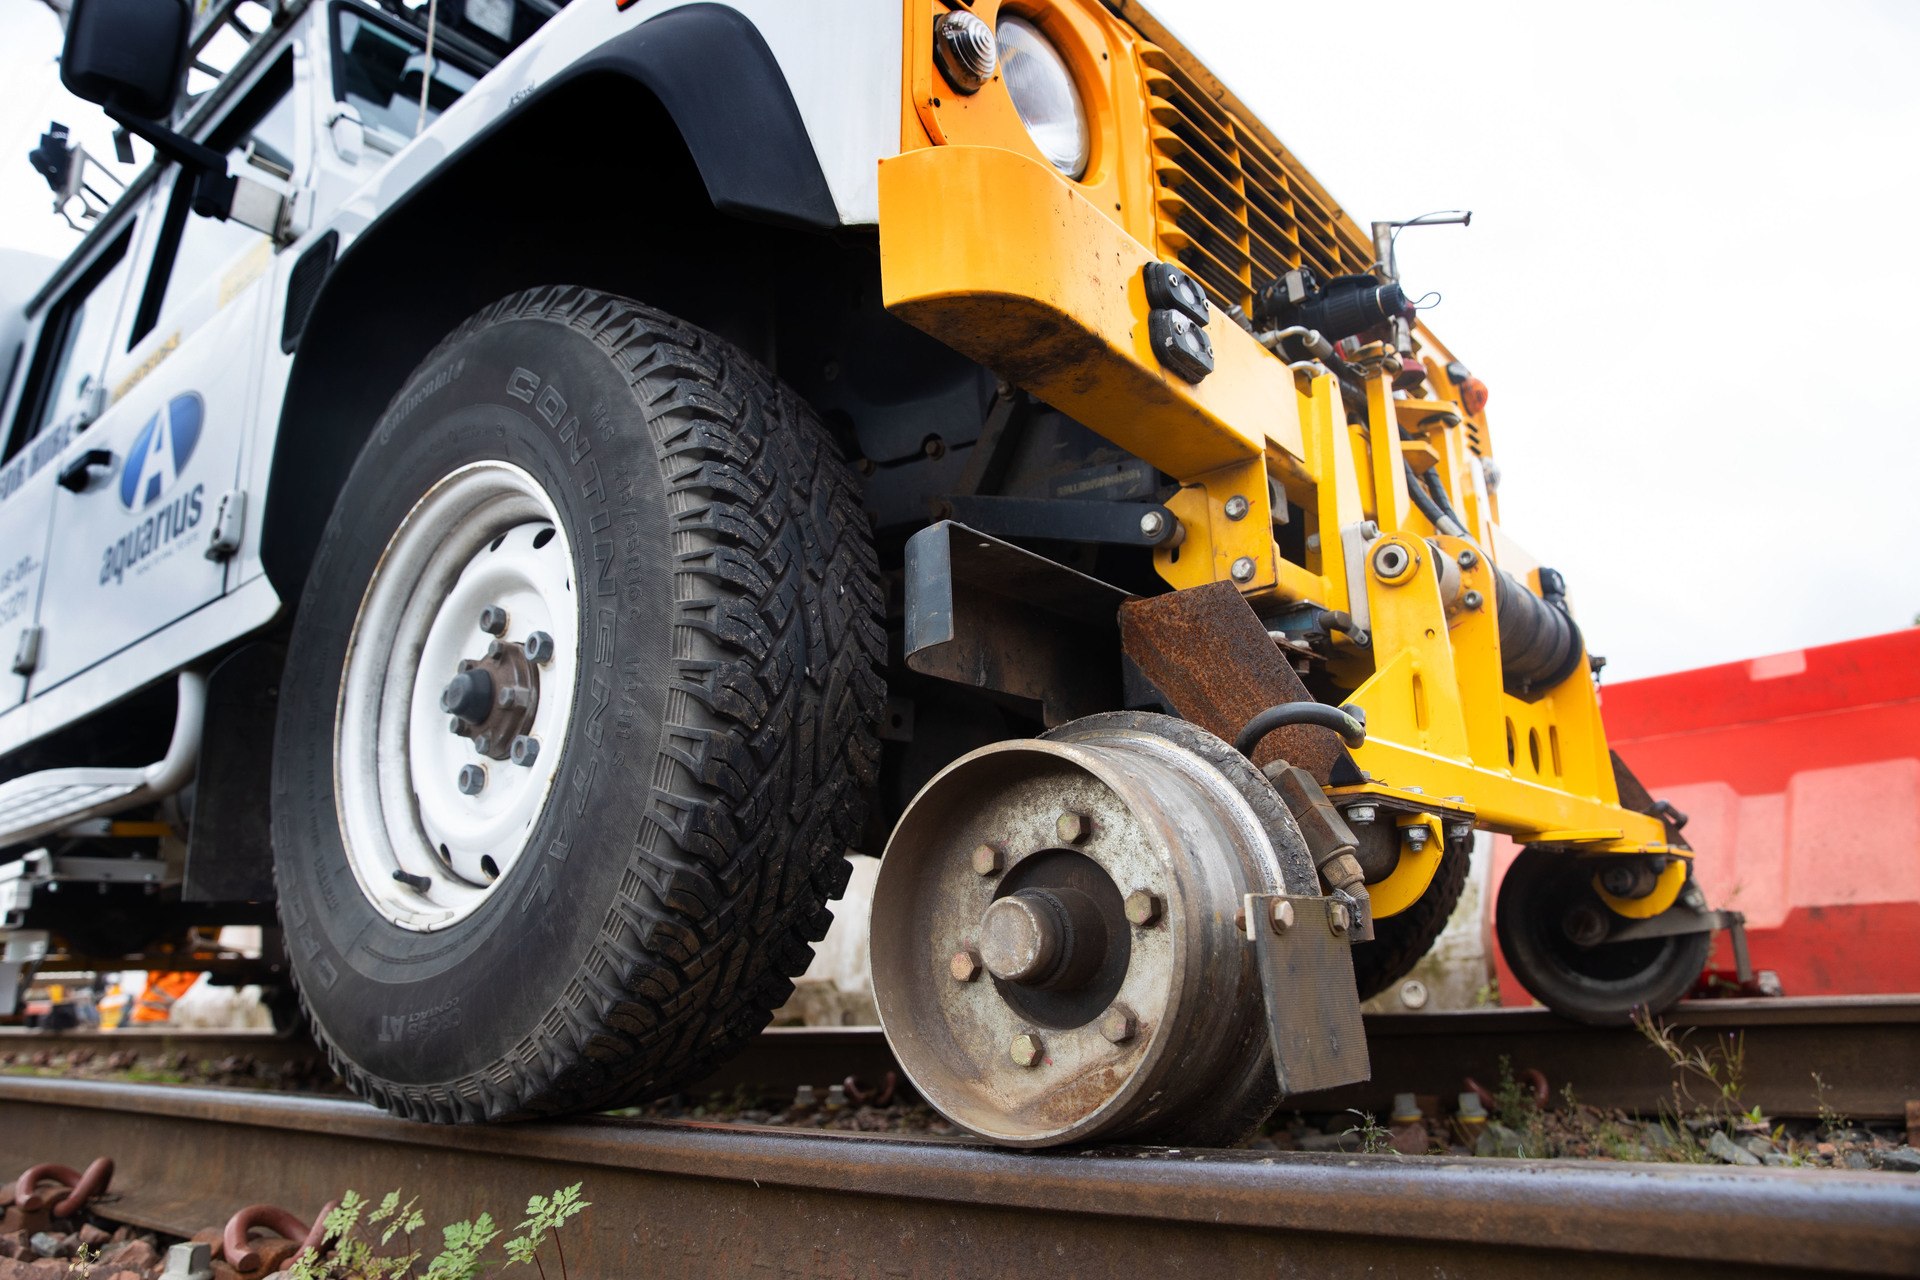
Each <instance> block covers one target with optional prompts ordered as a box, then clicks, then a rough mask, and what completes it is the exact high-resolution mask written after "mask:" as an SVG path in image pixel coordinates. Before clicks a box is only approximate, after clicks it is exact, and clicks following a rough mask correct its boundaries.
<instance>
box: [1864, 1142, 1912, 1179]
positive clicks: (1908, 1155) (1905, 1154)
mask: <svg viewBox="0 0 1920 1280" xmlns="http://www.w3.org/2000/svg"><path fill="white" fill-rule="evenodd" d="M1867 1159H1868V1161H1869V1163H1871V1164H1872V1165H1873V1167H1874V1168H1876V1169H1888V1170H1891V1171H1892V1172H1894V1173H1920V1150H1915V1149H1914V1148H1913V1147H1910V1146H1908V1147H1895V1148H1894V1149H1893V1150H1891V1151H1876V1152H1874V1153H1873V1154H1872V1155H1871V1156H1869V1157H1867Z"/></svg>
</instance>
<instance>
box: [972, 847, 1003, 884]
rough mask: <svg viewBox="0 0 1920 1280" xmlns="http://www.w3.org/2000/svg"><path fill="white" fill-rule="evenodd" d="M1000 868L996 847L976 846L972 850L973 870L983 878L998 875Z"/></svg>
mask: <svg viewBox="0 0 1920 1280" xmlns="http://www.w3.org/2000/svg"><path fill="white" fill-rule="evenodd" d="M1000 867H1001V854H1000V849H999V847H998V846H996V845H990V844H983V845H977V846H975V847H974V850H973V869H974V871H975V872H976V873H977V874H979V875H983V876H991V875H998V874H999V872H1000Z"/></svg>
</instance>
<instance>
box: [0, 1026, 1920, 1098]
mask: <svg viewBox="0 0 1920 1280" xmlns="http://www.w3.org/2000/svg"><path fill="white" fill-rule="evenodd" d="M1664 1022H1665V1024H1666V1026H1667V1027H1668V1028H1669V1029H1671V1030H1672V1031H1673V1032H1674V1033H1675V1034H1676V1035H1678V1036H1681V1037H1683V1038H1685V1039H1686V1040H1687V1041H1688V1043H1690V1044H1692V1045H1694V1046H1704V1045H1705V1043H1706V1041H1707V1039H1708V1038H1709V1037H1721V1038H1726V1037H1737V1038H1738V1039H1739V1041H1740V1042H1741V1043H1742V1045H1743V1048H1744V1059H1745V1087H1744V1090H1743V1098H1744V1100H1745V1102H1746V1104H1747V1105H1748V1106H1758V1107H1759V1108H1760V1109H1761V1110H1762V1111H1763V1112H1765V1113H1766V1114H1767V1115H1770V1116H1776V1117H1779V1116H1811V1115H1813V1114H1815V1111H1816V1107H1817V1105H1818V1104H1819V1102H1820V1101H1822V1100H1824V1101H1825V1103H1826V1105H1827V1106H1829V1107H1830V1108H1832V1109H1833V1110H1835V1111H1839V1112H1841V1113H1843V1114H1845V1115H1847V1116H1849V1117H1851V1118H1853V1119H1855V1120H1872V1121H1886V1120H1899V1119H1902V1118H1904V1116H1905V1115H1906V1108H1907V1103H1908V1102H1909V1101H1911V1100H1914V1099H1916V1098H1920V999H1917V998H1914V997H1910V996H1855V997H1846V998H1827V999H1815V1000H1713V1001H1693V1002H1689V1003H1685V1004H1682V1005H1680V1006H1679V1007H1678V1008H1677V1009H1676V1010H1675V1011H1674V1012H1673V1013H1672V1014H1670V1015H1669V1016H1668V1017H1667V1018H1666V1019H1664ZM1367 1037H1368V1042H1369V1045H1370V1048H1371V1051H1372V1055H1373V1079H1372V1080H1371V1081H1370V1082H1369V1083H1366V1084H1362V1085H1354V1086H1350V1087H1347V1088H1344V1089H1338V1090H1333V1091H1329V1092H1327V1093H1322V1094H1303V1095H1300V1096H1299V1097H1297V1098H1296V1099H1293V1100H1290V1102H1289V1103H1288V1105H1289V1106H1290V1107H1291V1108H1293V1109H1297V1110H1305V1111H1328V1112H1339V1111H1344V1110H1346V1109H1348V1108H1350V1107H1353V1108H1358V1109H1360V1110H1363V1111H1372V1112H1374V1113H1376V1114H1384V1113H1385V1111H1386V1109H1387V1108H1388V1107H1389V1106H1391V1105H1392V1102H1393V1095H1394V1094H1395V1093H1418V1094H1436V1095H1439V1096H1441V1097H1450V1096H1451V1095H1452V1094H1454V1093H1456V1092H1458V1091H1459V1090H1460V1088H1461V1087H1462V1086H1461V1081H1462V1080H1463V1079H1464V1078H1466V1077H1469V1076H1471V1077H1474V1078H1475V1079H1478V1080H1479V1081H1481V1082H1482V1083H1483V1084H1489V1085H1491V1084H1492V1083H1494V1082H1495V1081H1496V1080H1497V1079H1498V1073H1499V1063H1500V1059H1501V1058H1502V1057H1505V1058H1507V1059H1508V1060H1509V1061H1510V1062H1511V1064H1512V1065H1513V1067H1514V1069H1515V1070H1525V1069H1527V1068H1533V1069H1535V1070H1538V1071H1540V1072H1542V1073H1543V1074H1545V1076H1546V1077H1547V1079H1548V1081H1549V1082H1550V1084H1551V1086H1552V1088H1553V1090H1554V1092H1555V1093H1556V1094H1558V1092H1559V1091H1560V1090H1561V1089H1562V1087H1563V1086H1569V1085H1570V1086H1571V1087H1572V1088H1573V1090H1574V1093H1575V1095H1576V1096H1577V1097H1578V1098H1579V1099H1580V1100H1581V1101H1582V1102H1587V1103H1592V1104H1594V1105H1596V1106H1603V1107H1618V1108H1620V1109H1622V1110H1626V1111H1633V1112H1640V1113H1652V1112H1655V1111H1658V1110H1659V1109H1660V1108H1661V1107H1663V1106H1670V1105H1672V1104H1673V1102H1674V1095H1673V1082H1674V1073H1673V1071H1672V1070H1671V1069H1670V1067H1669V1066H1668V1064H1667V1062H1666V1060H1665V1059H1664V1058H1663V1057H1662V1056H1661V1055H1660V1054H1659V1053H1658V1052H1656V1051H1655V1050H1654V1048H1653V1047H1652V1046H1651V1045H1649V1044H1648V1043H1647V1041H1646V1039H1645V1037H1643V1036H1642V1035H1641V1034H1640V1033H1639V1032H1637V1031H1635V1030H1634V1029H1632V1028H1630V1027H1613V1028H1606V1027H1591V1026H1587V1025H1584V1024H1581V1023H1575V1022H1569V1021H1567V1020H1566V1019H1564V1018H1560V1017H1558V1016H1556V1015H1554V1014H1552V1013H1549V1012H1547V1011H1546V1010H1544V1009H1486V1010H1472V1011H1468V1012H1458V1013H1421V1014H1413V1013H1404V1014H1374V1015H1370V1016H1369V1017H1368V1019H1367ZM29 1049H31V1050H45V1051H47V1052H49V1053H51V1054H55V1055H58V1054H65V1053H70V1052H72V1051H74V1050H76V1049H91V1050H93V1051H95V1052H97V1053H101V1052H111V1051H113V1050H119V1049H132V1050H134V1051H135V1052H138V1053H140V1054H142V1055H148V1054H170V1053H185V1054H187V1055H188V1056H189V1057H190V1058H195V1059H204V1060H211V1059H219V1058H226V1057H233V1056H241V1057H252V1058H254V1059H255V1060H257V1061H259V1062H261V1063H263V1064H270V1065H274V1066H285V1065H289V1064H295V1063H298V1062H300V1061H301V1060H303V1059H309V1058H316V1057H317V1056H318V1051H317V1050H316V1049H315V1048H314V1046H313V1045H312V1043H311V1042H309V1041H308V1040H306V1039H305V1038H304V1037H297V1036H296V1037H275V1036H271V1035H267V1034H263V1033H252V1034H243V1033H224V1034H223V1033H206V1032H178V1031H133V1032H124V1033H112V1034H103V1033H97V1032H93V1033H89V1032H62V1033H52V1034H47V1033H40V1032H29V1031H22V1030H19V1029H16V1028H6V1029H0V1054H6V1053H8V1052H13V1053H16V1054H18V1053H21V1052H23V1051H26V1050H29ZM897 1070H898V1068H897V1066H896V1064H895V1062H894V1060H893V1056H892V1054H891V1053H890V1052H889V1051H888V1049H887V1044H886V1040H885V1039H884V1038H883V1037H882V1036H881V1034H880V1032H879V1030H878V1029H877V1028H869V1027H831V1028H827V1027H820V1028H814V1027H809V1028H777V1029H774V1030H771V1031H768V1032H766V1033H764V1034H763V1035H761V1036H760V1037H759V1038H758V1039H756V1040H755V1041H753V1042H751V1043H750V1044H749V1045H748V1046H747V1048H746V1049H745V1050H744V1051H743V1052H742V1053H741V1054H740V1055H739V1056H738V1057H736V1058H734V1059H733V1060H732V1061H730V1062H728V1063H727V1064H726V1065H725V1066H724V1067H723V1068H722V1069H721V1070H720V1071H719V1073H718V1074H716V1075H714V1076H713V1077H711V1078H710V1079H708V1080H706V1081H704V1082H702V1083H701V1084H699V1085H696V1086H694V1087H693V1088H692V1089H691V1090H689V1092H690V1093H692V1094H694V1095H696V1096H698V1095H700V1094H704V1093H707V1092H713V1091H720V1092H730V1091H732V1090H733V1089H735V1088H736V1087H742V1086H744V1087H747V1088H756V1089H762V1090H765V1091H767V1092H768V1093H770V1094H778V1093H788V1092H791V1091H792V1090H793V1089H794V1088H795V1087H796V1086H798V1085H802V1084H811V1085H815V1086H824V1085H827V1084H830V1083H833V1082H836V1081H839V1080H841V1079H843V1078H845V1077H846V1076H849V1075H851V1076H855V1077H858V1078H859V1079H861V1080H862V1081H865V1082H866V1083H868V1084H870V1085H871V1084H876V1083H878V1082H879V1081H880V1080H881V1079H882V1078H883V1077H884V1076H885V1074H886V1073H887V1072H888V1071H897ZM1815 1072H1818V1073H1819V1074H1820V1077H1821V1080H1822V1082H1823V1084H1824V1094H1823V1095H1822V1094H1820V1093H1817V1092H1816V1089H1815V1086H1814V1082H1813V1074H1814V1073H1815Z"/></svg>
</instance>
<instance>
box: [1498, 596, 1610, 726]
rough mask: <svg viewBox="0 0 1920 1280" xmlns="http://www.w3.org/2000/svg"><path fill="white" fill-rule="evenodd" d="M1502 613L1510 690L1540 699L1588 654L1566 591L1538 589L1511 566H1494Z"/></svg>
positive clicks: (1503, 660)
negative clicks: (1539, 592) (1508, 568)
mask: <svg viewBox="0 0 1920 1280" xmlns="http://www.w3.org/2000/svg"><path fill="white" fill-rule="evenodd" d="M1493 581H1494V594H1495V600H1496V602H1497V603H1498V605H1499V614H1500V673H1501V676H1502V683H1503V684H1504V685H1505V687H1506V690H1507V692H1508V693H1510V694H1512V695H1513V696H1514V697H1516V698H1520V699H1523V700H1525V701H1527V702H1537V701H1538V700H1539V699H1540V698H1542V697H1544V696H1545V695H1546V694H1547V693H1548V692H1549V691H1551V690H1553V689H1554V688H1557V687H1558V686H1559V685H1560V684H1561V682H1562V681H1564V680H1566V679H1567V678H1568V677H1569V676H1571V675H1572V674H1573V673H1574V672H1575V671H1578V670H1579V669H1580V662H1581V660H1582V659H1583V658H1585V657H1586V653H1587V649H1586V641H1585V640H1584V639H1583V638H1582V637H1581V635H1580V627H1579V625H1578V624H1577V623H1575V622H1574V620H1573V615H1572V614H1570V613H1568V612H1567V602H1566V599H1565V597H1563V596H1560V595H1558V594H1555V595H1552V596H1548V597H1547V598H1546V599H1542V598H1541V597H1539V596H1537V595H1535V594H1533V592H1531V591H1529V590H1527V588H1526V587H1525V586H1524V585H1523V584H1522V583H1521V582H1520V580H1519V579H1518V578H1515V577H1514V576H1513V575H1511V574H1509V573H1507V572H1506V571H1505V570H1500V569H1497V570H1495V571H1494V578H1493Z"/></svg>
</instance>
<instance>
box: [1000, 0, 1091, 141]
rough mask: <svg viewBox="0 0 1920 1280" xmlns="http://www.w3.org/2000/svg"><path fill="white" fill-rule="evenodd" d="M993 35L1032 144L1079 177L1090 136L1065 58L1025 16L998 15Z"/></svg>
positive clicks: (1001, 66)
mask: <svg viewBox="0 0 1920 1280" xmlns="http://www.w3.org/2000/svg"><path fill="white" fill-rule="evenodd" d="M994 34H995V36H997V37H998V40H999V44H1000V74H1001V75H1002V76H1004V77H1005V78H1006V82H1007V92H1008V94H1010V95H1011V96H1012V98H1013V106H1014V109H1015V110H1016V111H1018V112H1019V113H1020V121H1021V123H1023V124H1025V125H1026V126H1027V133H1028V134H1029V135H1031V136H1032V138H1033V141H1034V145H1035V146H1037V147H1039V148H1040V154H1041V155H1043V156H1045V157H1046V158H1047V159H1048V160H1050V161H1052V163H1053V167H1054V168H1056V169H1058V170H1059V171H1060V172H1062V173H1064V174H1066V175H1067V176H1068V177H1069V178H1077V177H1079V176H1080V175H1081V174H1083V173H1085V172H1086V171H1087V155H1088V152H1089V150H1090V148H1091V138H1090V135H1089V133H1088V130H1087V109H1086V106H1085V104H1083V103H1082V102H1081V101H1080V90H1079V89H1078V88H1077V87H1075V85H1074V83H1073V72H1071V71H1070V70H1068V69H1067V60H1066V59H1065V58H1063V57H1061V56H1060V51H1059V50H1058V49H1056V48H1054V47H1053V43H1052V42H1051V41H1049V40H1048V39H1047V38H1046V37H1045V36H1043V35H1041V34H1040V28H1038V27H1036V26H1034V25H1033V24H1032V23H1031V22H1028V21H1027V20H1026V19H1025V18H1014V17H1005V18H1002V19H1000V24H999V26H998V27H997V28H996V29H995V31H994Z"/></svg>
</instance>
